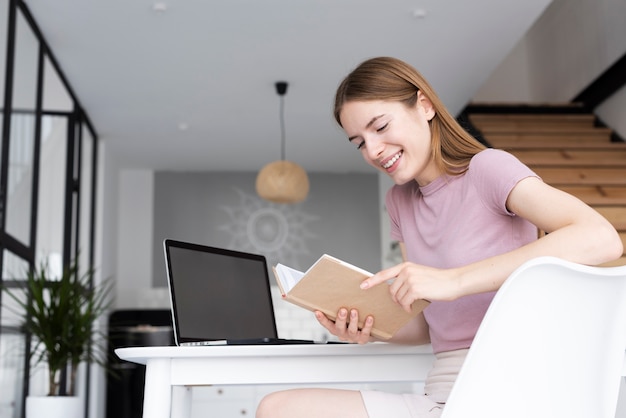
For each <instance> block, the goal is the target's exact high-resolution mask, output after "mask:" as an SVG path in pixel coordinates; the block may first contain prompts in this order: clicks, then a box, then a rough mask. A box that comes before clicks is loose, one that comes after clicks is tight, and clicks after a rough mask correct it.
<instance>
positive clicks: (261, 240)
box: [219, 189, 319, 269]
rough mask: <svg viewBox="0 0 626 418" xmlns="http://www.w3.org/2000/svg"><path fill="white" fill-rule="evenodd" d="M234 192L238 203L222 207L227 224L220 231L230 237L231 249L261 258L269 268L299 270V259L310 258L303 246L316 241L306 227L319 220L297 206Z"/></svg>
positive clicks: (239, 191)
mask: <svg viewBox="0 0 626 418" xmlns="http://www.w3.org/2000/svg"><path fill="white" fill-rule="evenodd" d="M235 191H236V192H237V194H238V195H239V198H240V202H239V204H238V205H235V206H221V208H222V209H223V210H224V211H225V212H226V213H227V214H228V215H229V217H230V222H229V223H227V224H224V225H221V226H220V227H219V229H220V230H222V231H225V232H226V233H228V234H229V235H230V237H231V240H230V244H229V245H230V247H231V248H236V249H238V250H241V251H246V252H253V253H258V254H263V255H264V256H265V257H266V258H267V260H268V263H269V264H270V265H274V264H276V263H282V264H286V265H288V266H290V267H293V268H296V269H299V268H302V267H301V266H300V264H301V263H300V262H299V261H298V259H299V256H302V255H305V256H306V255H310V252H309V250H308V248H307V246H306V242H307V240H310V239H314V238H316V236H315V234H313V233H312V232H311V231H310V230H309V229H308V228H307V225H308V224H309V223H310V222H311V221H315V220H317V219H319V218H318V217H316V216H313V215H310V214H307V213H305V212H304V211H302V210H301V208H300V206H299V205H285V204H276V203H270V202H267V201H265V200H262V199H260V198H259V197H258V196H257V195H255V194H250V193H246V192H244V191H242V190H239V189H235Z"/></svg>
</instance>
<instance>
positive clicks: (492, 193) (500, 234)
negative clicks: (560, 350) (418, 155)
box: [386, 149, 537, 353]
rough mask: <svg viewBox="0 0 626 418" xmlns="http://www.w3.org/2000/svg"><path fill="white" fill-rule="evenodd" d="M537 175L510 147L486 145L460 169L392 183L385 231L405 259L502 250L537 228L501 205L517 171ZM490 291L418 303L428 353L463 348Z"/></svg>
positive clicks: (467, 258)
mask: <svg viewBox="0 0 626 418" xmlns="http://www.w3.org/2000/svg"><path fill="white" fill-rule="evenodd" d="M530 176H536V174H535V173H533V172H532V171H531V170H530V169H529V168H528V167H526V166H525V165H524V164H522V163H521V162H520V161H519V160H518V159H517V158H516V157H514V156H513V155H511V154H509V153H507V152H505V151H501V150H495V149H486V150H484V151H481V152H480V153H478V154H477V155H475V156H474V157H473V158H472V160H471V162H470V165H469V169H468V170H467V172H466V173H465V174H463V175H461V176H448V175H443V176H441V177H439V178H437V179H435V180H434V181H433V182H431V183H430V184H428V185H427V186H425V187H419V186H418V184H417V182H414V181H413V182H409V183H406V184H404V185H401V186H397V185H396V186H393V187H392V188H391V189H390V190H389V191H388V192H387V196H386V205H387V211H388V213H389V217H390V219H391V238H392V239H393V240H397V241H400V242H404V244H405V246H406V250H407V258H408V261H411V262H414V263H418V264H423V265H427V266H431V267H437V268H452V267H458V266H463V265H466V264H470V263H473V262H476V261H479V260H482V259H485V258H488V257H491V256H495V255H498V254H502V253H505V252H508V251H511V250H513V249H515V248H518V247H520V246H522V245H525V244H527V243H529V242H531V241H533V240H535V239H537V228H536V227H535V226H534V225H533V224H531V223H530V222H528V221H526V220H525V219H523V218H521V217H518V216H515V214H513V213H511V212H509V211H508V210H507V209H506V199H507V197H508V195H509V193H510V192H511V190H512V189H513V187H515V185H516V184H517V183H518V182H519V181H520V180H522V179H524V178H526V177H530ZM494 294H495V292H489V293H481V294H476V295H470V296H464V297H461V298H459V299H457V300H454V301H450V302H437V301H434V302H432V303H431V304H430V306H429V307H428V308H426V310H425V311H424V315H425V318H426V322H427V323H428V326H429V329H430V339H431V343H432V346H433V351H434V352H435V353H438V352H442V351H449V350H457V349H461V348H468V347H469V346H470V344H471V343H472V340H473V339H474V335H475V334H476V331H477V329H478V326H479V325H480V322H481V321H482V318H483V316H484V315H485V312H486V310H487V307H488V306H489V304H490V303H491V300H492V299H493V296H494Z"/></svg>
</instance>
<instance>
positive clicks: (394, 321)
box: [273, 254, 429, 339]
mask: <svg viewBox="0 0 626 418" xmlns="http://www.w3.org/2000/svg"><path fill="white" fill-rule="evenodd" d="M273 271H274V275H275V276H276V281H277V283H278V287H279V288H280V292H281V294H282V296H283V298H284V299H285V300H286V301H289V302H291V303H293V304H295V305H298V306H301V307H303V308H305V309H308V310H310V311H321V312H323V313H324V314H325V315H326V316H327V317H328V318H330V319H332V320H333V321H334V320H335V319H336V317H337V312H338V311H339V309H340V308H342V307H343V308H347V309H357V310H358V311H359V328H362V327H363V321H364V320H365V318H366V317H367V316H368V315H372V316H373V317H374V326H373V328H372V333H371V334H372V335H373V336H374V337H377V338H381V339H388V338H390V337H391V336H393V334H395V333H396V331H398V329H400V328H402V326H403V325H405V324H406V323H407V322H408V321H409V320H410V319H411V318H414V317H415V316H417V315H418V314H419V313H420V312H421V311H422V310H424V309H425V308H426V306H428V303H429V302H428V301H426V300H417V301H415V302H414V303H413V305H412V307H411V313H408V312H406V311H405V310H404V309H403V308H402V307H401V306H400V305H398V304H397V303H395V302H394V301H393V299H392V298H391V294H390V293H389V289H388V285H387V284H385V283H383V284H380V285H378V286H374V287H372V288H369V289H365V290H364V289H361V288H360V287H359V285H360V284H361V282H362V281H363V280H364V279H366V278H368V277H371V276H373V274H372V273H370V272H368V271H365V270H363V269H361V268H359V267H356V266H353V265H351V264H349V263H346V262H345V261H341V260H339V259H337V258H335V257H332V256H330V255H328V254H324V255H323V256H321V257H320V258H319V259H318V260H317V261H316V262H315V264H313V265H312V266H311V267H310V268H309V269H308V270H307V271H306V272H305V273H302V272H301V271H298V270H295V269H293V268H291V267H287V266H285V265H282V264H277V265H276V266H274V267H273Z"/></svg>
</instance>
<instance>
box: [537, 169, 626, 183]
mask: <svg viewBox="0 0 626 418" xmlns="http://www.w3.org/2000/svg"><path fill="white" fill-rule="evenodd" d="M530 167H531V168H532V169H533V171H535V173H537V175H539V176H540V177H541V178H542V179H543V181H545V182H546V183H548V184H550V185H552V186H555V187H556V186H558V185H574V184H579V185H620V186H626V167H623V168H596V167H561V168H555V167H532V166H530Z"/></svg>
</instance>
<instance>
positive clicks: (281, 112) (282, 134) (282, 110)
mask: <svg viewBox="0 0 626 418" xmlns="http://www.w3.org/2000/svg"><path fill="white" fill-rule="evenodd" d="M279 118H280V157H281V159H282V160H283V161H284V160H285V97H284V96H283V95H281V96H280V110H279Z"/></svg>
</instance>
